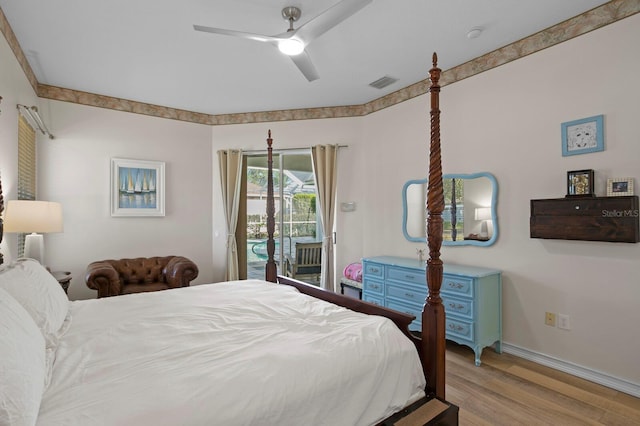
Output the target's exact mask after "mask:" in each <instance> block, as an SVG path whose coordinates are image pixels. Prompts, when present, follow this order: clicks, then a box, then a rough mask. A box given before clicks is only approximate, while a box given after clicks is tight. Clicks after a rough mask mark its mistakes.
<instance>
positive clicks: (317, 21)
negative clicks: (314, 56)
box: [295, 0, 373, 44]
mask: <svg viewBox="0 0 640 426" xmlns="http://www.w3.org/2000/svg"><path fill="white" fill-rule="evenodd" d="M372 1H373V0H342V1H341V2H340V3H338V4H335V5H333V6H331V7H330V8H329V9H327V10H325V11H324V12H322V13H321V14H320V15H318V16H316V17H315V18H313V19H312V20H310V21H309V22H307V23H305V24H304V25H302V26H301V27H299V28H298V29H297V30H295V35H296V36H297V37H299V38H300V39H301V40H302V41H304V43H305V44H308V43H310V42H311V41H312V40H314V39H315V38H317V37H320V36H321V35H322V34H324V33H325V32H327V31H329V30H330V29H331V28H333V27H335V26H336V25H338V24H339V23H340V22H342V21H344V20H345V19H347V18H348V17H350V16H351V15H353V14H354V13H356V12H358V11H359V10H360V9H362V8H363V7H365V6H366V5H368V4H369V3H371V2H372Z"/></svg>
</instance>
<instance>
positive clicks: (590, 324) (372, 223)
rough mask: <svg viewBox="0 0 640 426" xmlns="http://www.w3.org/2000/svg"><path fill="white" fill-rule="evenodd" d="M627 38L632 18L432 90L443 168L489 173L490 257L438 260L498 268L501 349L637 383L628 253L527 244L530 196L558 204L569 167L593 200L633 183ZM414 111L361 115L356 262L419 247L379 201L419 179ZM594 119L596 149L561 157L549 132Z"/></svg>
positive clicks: (468, 252) (637, 289)
mask: <svg viewBox="0 0 640 426" xmlns="http://www.w3.org/2000/svg"><path fill="white" fill-rule="evenodd" d="M637 40H640V15H636V16H633V17H630V18H627V19H625V20H623V21H620V22H618V23H616V24H613V25H610V26H607V27H604V28H602V29H599V30H597V31H594V32H591V33H589V34H586V35H584V36H581V37H579V38H577V39H574V40H571V41H568V42H565V43H563V44H560V45H558V46H555V47H553V48H550V49H547V50H544V51H542V52H540V53H536V54H534V55H530V56H527V57H525V58H523V59H520V60H518V61H515V62H513V63H510V64H507V65H504V66H501V67H499V68H497V69H494V70H492V71H489V72H485V73H482V74H479V75H476V76H474V77H472V78H469V79H466V80H464V81H461V82H458V83H455V84H453V85H450V86H446V87H443V89H442V93H441V109H442V156H443V169H444V172H445V173H472V172H479V171H488V172H491V173H493V174H494V175H495V176H496V178H497V180H498V185H499V196H498V217H499V225H500V237H499V239H498V241H497V243H496V244H495V245H494V246H492V247H491V248H479V247H444V248H443V249H442V258H443V259H444V261H445V262H450V263H462V264H469V265H483V266H489V267H494V268H499V269H501V270H503V271H504V275H503V284H504V299H503V310H504V340H505V341H506V342H508V343H510V344H512V345H515V346H519V347H523V348H526V349H528V350H530V351H534V352H539V353H542V354H546V355H548V356H550V357H554V358H558V359H560V360H565V361H568V362H570V363H574V364H577V365H578V366H584V367H588V368H590V369H592V370H595V371H599V372H604V373H607V374H608V375H611V376H614V377H618V378H621V379H623V380H627V381H630V382H633V383H635V384H636V386H638V385H639V384H640V369H638V361H637V360H638V353H640V339H638V331H637V325H638V324H640V310H639V309H638V304H639V302H640V275H639V274H638V261H639V260H640V244H625V243H605V242H585V241H561V240H540V239H531V238H529V201H530V200H531V199H535V198H561V197H563V196H564V195H565V194H566V185H565V179H566V172H567V171H568V170H581V169H594V170H595V174H596V186H595V191H596V194H598V195H605V194H606V191H605V183H606V179H607V178H609V177H625V176H632V177H635V179H636V183H638V177H639V174H638V172H639V170H640V169H639V168H638V160H639V159H640V144H639V143H638V142H639V139H638V135H637V120H638V114H639V113H640V108H639V107H638V99H639V98H640V84H638V76H639V75H640V50H638V48H637ZM438 53H439V55H440V56H441V57H443V55H446V52H438ZM425 74H426V70H425ZM427 103H428V98H427V96H422V97H420V98H418V99H414V100H412V101H409V102H405V103H403V104H400V105H397V106H394V107H392V108H389V109H387V110H384V111H381V112H379V113H377V114H373V115H371V116H369V117H366V118H365V125H364V128H365V139H367V147H368V149H367V150H366V151H365V152H363V153H362V155H365V156H366V164H367V165H368V169H367V170H366V176H365V179H366V180H367V181H368V182H370V183H371V185H370V186H369V187H368V189H367V195H366V199H367V200H369V201H368V202H369V203H371V204H372V205H375V206H376V209H375V211H372V212H371V214H370V215H368V216H367V217H366V220H365V221H364V224H365V229H364V231H363V234H364V235H365V241H366V242H365V245H364V249H363V255H365V256H370V255H380V254H395V255H403V256H409V257H415V248H416V247H419V246H420V245H419V244H411V243H408V242H406V241H403V240H402V235H401V233H400V231H399V226H400V225H399V224H400V223H401V209H400V203H399V201H398V202H393V203H392V202H389V201H390V200H399V197H400V195H399V194H400V190H401V187H402V184H403V183H404V182H405V181H406V180H408V179H415V178H422V177H425V176H426V173H427V172H426V170H427V169H426V164H427V163H426V161H427V160H426V156H427V153H426V147H427V139H428V133H427V132H428V130H427V129H428V120H429V119H428V115H427V107H428V106H427ZM598 114H604V115H605V151H604V152H599V153H591V154H584V155H577V156H571V157H562V152H561V145H560V141H561V139H560V124H561V123H562V122H566V121H570V120H574V119H579V118H584V117H589V116H593V115H598ZM420 153H422V154H420ZM378 170H385V171H386V173H384V174H381V173H379V172H377V171H378ZM374 200H376V201H374ZM354 243H356V244H357V242H354ZM545 311H551V312H556V313H563V314H568V315H570V317H571V326H572V329H571V330H570V331H565V330H560V329H558V328H552V327H549V326H545V325H544V322H543V320H544V312H545Z"/></svg>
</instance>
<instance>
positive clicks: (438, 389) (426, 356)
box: [266, 53, 445, 401]
mask: <svg viewBox="0 0 640 426" xmlns="http://www.w3.org/2000/svg"><path fill="white" fill-rule="evenodd" d="M437 61H438V57H437V55H436V54H435V53H434V54H433V67H432V68H431V70H429V74H430V78H431V86H430V94H431V144H430V148H429V184H428V189H427V201H426V206H425V207H426V209H427V212H428V218H427V224H426V227H427V243H428V247H429V260H428V261H427V269H426V280H427V286H428V288H429V295H428V297H427V299H426V301H425V305H424V308H423V311H422V333H421V337H416V336H415V335H413V334H412V333H411V332H410V331H409V328H408V327H409V324H410V323H411V322H412V321H413V320H414V319H415V317H414V316H412V315H408V314H405V313H402V312H398V311H394V310H391V309H388V308H384V307H381V306H378V305H375V304H372V303H368V302H364V301H362V300H358V299H353V298H350V297H347V296H344V295H341V294H337V293H333V292H330V291H327V290H324V289H321V288H319V287H316V286H312V285H309V284H305V283H303V282H301V281H297V280H294V279H291V278H286V277H283V276H280V275H277V271H276V263H275V261H274V258H273V254H274V251H275V242H274V241H273V234H274V227H275V219H274V214H275V208H274V201H273V176H272V174H273V170H272V148H271V144H272V142H273V141H272V139H271V130H269V134H268V135H269V136H268V139H267V144H268V151H267V152H268V154H267V155H268V157H267V164H268V170H267V174H268V184H269V188H268V193H267V196H268V199H267V215H268V218H267V234H268V241H267V255H268V261H267V266H266V280H267V281H271V282H276V280H277V282H279V283H281V284H287V285H291V286H294V287H296V288H297V289H298V290H299V291H301V292H302V293H305V294H309V295H311V296H314V297H317V298H320V299H323V300H326V301H329V302H331V303H335V304H337V305H340V306H344V307H347V308H349V309H352V310H355V311H358V312H363V313H366V314H372V315H383V316H386V317H387V318H389V319H391V320H392V321H393V322H394V323H395V324H396V325H397V326H398V328H399V329H400V330H402V332H403V333H404V334H405V335H406V336H407V337H408V338H409V339H411V341H413V342H414V344H415V345H416V348H417V350H418V353H419V355H420V358H421V362H422V368H423V370H424V373H425V377H426V380H427V386H426V389H425V390H426V393H427V395H431V396H435V397H437V398H439V399H440V400H442V401H444V400H445V313H444V306H443V305H442V299H441V298H440V287H441V285H442V274H443V265H442V260H440V248H441V246H442V228H443V226H442V211H443V210H444V195H443V194H444V193H443V188H442V166H441V158H440V109H439V107H440V106H439V95H440V86H439V84H438V83H439V80H440V73H441V70H440V68H438V66H437Z"/></svg>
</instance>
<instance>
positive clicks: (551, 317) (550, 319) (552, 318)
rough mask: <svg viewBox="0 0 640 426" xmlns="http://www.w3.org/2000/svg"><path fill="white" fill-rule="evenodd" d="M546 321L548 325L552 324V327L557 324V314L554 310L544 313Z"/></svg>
mask: <svg viewBox="0 0 640 426" xmlns="http://www.w3.org/2000/svg"><path fill="white" fill-rule="evenodd" d="M544 323H545V324H546V325H550V326H551V327H555V326H556V314H554V313H553V312H547V313H545V314H544Z"/></svg>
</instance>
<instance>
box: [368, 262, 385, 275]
mask: <svg viewBox="0 0 640 426" xmlns="http://www.w3.org/2000/svg"><path fill="white" fill-rule="evenodd" d="M364 273H365V274H367V275H369V276H372V277H378V278H384V265H379V264H377V263H367V262H364Z"/></svg>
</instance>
